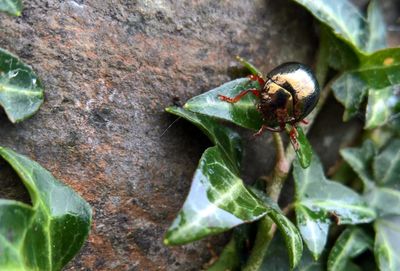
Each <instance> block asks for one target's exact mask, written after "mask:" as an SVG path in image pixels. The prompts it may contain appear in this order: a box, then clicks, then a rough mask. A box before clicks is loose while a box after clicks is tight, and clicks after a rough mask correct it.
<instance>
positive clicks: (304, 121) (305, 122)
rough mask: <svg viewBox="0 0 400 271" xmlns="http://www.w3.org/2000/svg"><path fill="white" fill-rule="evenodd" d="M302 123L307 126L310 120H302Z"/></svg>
mask: <svg viewBox="0 0 400 271" xmlns="http://www.w3.org/2000/svg"><path fill="white" fill-rule="evenodd" d="M300 122H301V123H303V124H305V125H307V124H308V120H306V119H302V120H301V121H300Z"/></svg>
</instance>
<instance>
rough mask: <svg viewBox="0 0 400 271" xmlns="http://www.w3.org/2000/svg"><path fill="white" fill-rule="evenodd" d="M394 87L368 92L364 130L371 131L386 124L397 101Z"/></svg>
mask: <svg viewBox="0 0 400 271" xmlns="http://www.w3.org/2000/svg"><path fill="white" fill-rule="evenodd" d="M395 88H396V87H395V86H390V87H387V88H383V89H370V90H369V91H368V104H367V113H366V123H365V129H373V128H376V127H379V126H381V125H383V124H386V123H387V122H388V121H389V120H390V117H391V115H392V114H393V108H394V107H395V106H396V104H397V102H398V99H397V97H395V95H394V89H395Z"/></svg>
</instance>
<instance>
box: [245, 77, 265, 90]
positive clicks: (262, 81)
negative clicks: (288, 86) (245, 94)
mask: <svg viewBox="0 0 400 271" xmlns="http://www.w3.org/2000/svg"><path fill="white" fill-rule="evenodd" d="M249 79H250V80H251V81H257V82H258V83H259V84H260V87H262V88H263V87H264V85H265V80H264V79H263V78H262V77H260V76H258V75H254V74H252V75H249Z"/></svg>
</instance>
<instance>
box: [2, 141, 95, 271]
mask: <svg viewBox="0 0 400 271" xmlns="http://www.w3.org/2000/svg"><path fill="white" fill-rule="evenodd" d="M0 155H1V157H2V158H3V159H5V160H6V161H7V162H8V163H9V164H10V165H11V166H12V167H13V168H14V170H15V171H16V173H17V174H18V176H19V177H20V178H21V180H22V182H23V183H24V185H25V187H26V188H27V189H28V192H29V194H30V196H31V200H32V206H30V205H27V204H24V203H21V202H18V201H15V200H5V199H1V200H0V220H1V224H0V252H1V253H0V269H1V270H61V269H62V267H63V266H65V265H66V264H67V263H68V262H69V261H70V260H71V259H72V258H73V257H74V255H75V254H76V253H77V252H78V251H79V250H80V248H81V247H82V245H83V243H84V241H85V239H86V237H87V235H88V233H89V229H90V224H91V209H90V206H89V204H88V203H87V202H85V201H84V200H83V199H82V198H81V197H80V196H78V194H76V193H75V192H74V191H73V190H72V189H70V188H69V187H67V186H65V185H64V184H62V183H60V182H59V181H57V180H56V179H55V178H54V177H53V176H52V175H51V174H50V173H49V172H48V171H47V170H45V169H44V168H42V167H41V166H40V165H39V164H37V163H36V162H34V161H32V160H30V159H28V158H27V157H25V156H23V155H20V154H17V153H15V152H14V151H12V150H10V149H7V148H3V147H0Z"/></svg>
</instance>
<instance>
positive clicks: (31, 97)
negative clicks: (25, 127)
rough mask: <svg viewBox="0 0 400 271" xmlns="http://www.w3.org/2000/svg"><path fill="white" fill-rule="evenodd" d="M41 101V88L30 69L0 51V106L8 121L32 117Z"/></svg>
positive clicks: (3, 51) (13, 57) (14, 57)
mask: <svg viewBox="0 0 400 271" xmlns="http://www.w3.org/2000/svg"><path fill="white" fill-rule="evenodd" d="M43 100H44V99H43V87H42V85H41V83H40V81H39V79H38V78H37V76H36V75H35V74H34V72H33V71H32V69H31V67H30V66H28V65H26V64H24V63H22V62H21V60H19V59H18V58H17V57H16V56H14V55H12V54H11V53H9V52H7V51H6V50H3V49H0V104H1V106H2V107H3V108H4V110H5V112H6V114H7V116H8V118H9V119H10V121H11V122H13V123H15V122H20V121H23V120H25V119H26V118H28V117H30V116H32V115H33V114H35V113H36V111H38V110H39V107H40V105H41V104H42V103H43Z"/></svg>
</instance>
